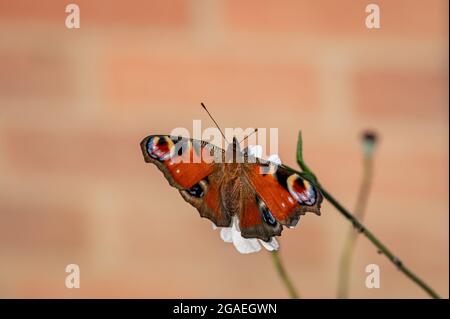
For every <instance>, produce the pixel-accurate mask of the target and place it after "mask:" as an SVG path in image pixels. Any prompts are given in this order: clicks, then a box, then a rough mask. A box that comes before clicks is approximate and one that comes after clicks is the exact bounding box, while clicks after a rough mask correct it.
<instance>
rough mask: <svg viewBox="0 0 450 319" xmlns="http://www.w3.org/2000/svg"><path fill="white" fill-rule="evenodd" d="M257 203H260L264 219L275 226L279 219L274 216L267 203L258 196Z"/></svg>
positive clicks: (259, 207) (259, 206)
mask: <svg viewBox="0 0 450 319" xmlns="http://www.w3.org/2000/svg"><path fill="white" fill-rule="evenodd" d="M256 203H257V204H258V209H259V211H260V212H261V216H262V220H263V221H264V222H265V223H266V224H268V225H269V226H275V225H276V224H277V220H276V219H275V217H273V215H272V213H271V212H270V210H269V208H267V205H266V204H265V203H264V202H263V201H262V200H261V199H260V198H259V197H258V196H256Z"/></svg>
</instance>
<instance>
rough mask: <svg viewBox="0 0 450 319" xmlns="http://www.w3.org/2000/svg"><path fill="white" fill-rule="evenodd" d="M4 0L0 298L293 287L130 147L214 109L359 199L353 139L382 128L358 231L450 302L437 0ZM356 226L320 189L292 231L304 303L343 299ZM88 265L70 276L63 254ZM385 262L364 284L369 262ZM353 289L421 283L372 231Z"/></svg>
mask: <svg viewBox="0 0 450 319" xmlns="http://www.w3.org/2000/svg"><path fill="white" fill-rule="evenodd" d="M73 2H74V3H76V4H78V5H79V6H80V10H81V28H80V29H75V30H69V29H66V27H65V25H64V21H65V18H66V15H67V14H66V13H65V12H64V9H65V6H66V4H68V3H70V2H67V3H66V2H65V1H48V0H47V1H31V0H30V1H23V0H18V1H13V0H11V1H5V0H0V176H1V179H0V297H275V298H278V297H286V296H287V294H286V292H285V289H284V287H283V286H282V284H281V282H280V281H279V279H278V277H277V275H276V273H275V271H274V269H273V266H272V264H271V259H270V256H269V255H268V254H267V253H265V252H261V253H259V254H254V255H248V256H243V255H239V254H238V253H237V252H236V251H235V250H234V249H233V247H231V246H230V245H226V244H224V243H223V242H222V241H221V240H220V238H219V234H218V231H213V230H212V229H211V226H210V223H209V222H208V221H206V220H204V219H200V218H199V217H198V214H197V212H196V211H195V210H194V209H193V208H192V207H190V206H189V205H188V204H186V203H185V202H184V201H183V200H182V199H181V197H180V196H179V194H178V193H177V191H175V190H174V189H172V188H170V187H169V186H168V184H167V182H166V181H165V180H164V179H163V177H162V175H161V173H160V172H159V171H157V169H156V168H155V167H154V166H150V165H146V164H144V162H143V160H142V156H141V154H140V149H139V145H138V144H139V142H140V140H141V138H142V137H144V136H146V135H149V134H152V133H168V132H170V131H171V130H172V129H173V128H174V127H180V126H182V127H187V128H190V127H191V126H192V120H193V119H202V120H204V121H203V124H204V125H205V126H206V125H210V122H209V120H208V119H207V117H206V116H205V114H204V112H203V111H202V110H201V108H200V107H199V103H200V101H204V102H205V103H206V104H207V105H208V106H209V108H210V110H211V112H212V113H213V114H214V116H215V117H216V118H217V120H218V121H219V123H221V125H222V126H224V127H244V128H245V127H252V126H253V127H267V128H268V127H278V128H279V136H280V150H279V153H280V156H281V158H282V159H283V160H284V161H285V162H286V163H287V164H290V165H292V166H294V165H295V145H296V137H297V132H298V130H299V129H302V131H303V135H304V144H305V153H306V158H307V160H308V162H309V164H310V166H311V167H313V168H314V169H315V171H316V173H317V174H318V176H319V177H320V179H321V181H322V182H323V184H324V185H326V186H327V188H328V189H329V190H330V191H331V192H332V193H334V194H335V195H336V197H337V198H338V199H340V200H341V201H342V202H343V203H344V204H345V205H346V206H347V207H349V208H352V207H353V204H354V202H355V196H356V190H357V187H358V185H359V179H360V177H361V168H362V167H361V148H360V145H359V140H358V138H359V134H360V133H361V131H362V130H364V129H366V128H372V129H375V130H376V131H377V132H378V133H379V134H380V136H381V144H380V145H379V148H378V149H377V154H376V174H375V179H374V187H373V192H372V194H371V197H370V202H369V207H368V211H367V219H366V224H367V226H368V227H369V228H370V229H371V230H372V231H373V232H374V233H376V234H378V235H379V237H380V238H381V239H382V240H383V242H385V243H386V244H387V245H388V246H389V247H391V248H392V250H393V251H394V252H395V253H396V254H398V255H399V256H400V257H401V258H402V261H403V262H404V263H405V264H407V265H408V266H410V267H411V268H412V269H413V270H414V271H416V272H417V273H418V274H419V275H420V276H422V277H423V278H424V279H425V280H426V281H427V282H429V283H430V284H431V285H432V286H433V287H435V288H436V289H437V291H438V292H440V293H441V294H442V295H443V296H445V297H448V271H449V264H448V257H449V255H448V249H449V247H448V246H449V245H448V235H449V233H448V210H449V205H448V90H447V86H448V60H447V59H448V40H447V37H448V32H447V28H448V15H447V13H448V3H447V2H446V1H444V0H434V1H425V0H410V1H406V0H404V1H400V0H397V1H376V3H377V4H379V5H380V7H381V29H379V30H375V29H372V30H369V29H366V28H365V25H364V20H365V16H366V13H365V11H364V9H365V6H366V5H367V4H369V3H371V1H362V0H356V1H350V0H345V1H334V0H328V1H327V0H320V1H317V0H316V1H294V0H292V1H273V0H270V1H256V0H250V1H248V0H247V1H238V0H219V1H202V0H189V1H182V0H171V1H163V0H152V1H144V0H133V1H120V2H119V1H114V2H113V1H106V0H102V1H99V0H94V1H87V0H83V1H81V0H78V1H73ZM348 227H349V224H348V223H347V222H346V221H345V220H344V219H343V218H342V217H341V216H340V215H339V214H338V213H337V212H336V211H335V209H334V208H333V207H332V206H331V205H329V204H328V203H325V204H324V205H323V215H322V216H321V217H316V216H307V217H305V218H304V219H302V224H301V225H300V226H299V227H298V228H296V229H295V230H285V231H284V232H283V236H282V238H281V245H282V249H281V254H282V256H283V258H284V261H285V264H286V267H287V268H288V270H289V272H290V274H291V276H292V277H293V280H294V282H295V283H296V284H297V285H298V288H299V290H300V292H301V294H302V295H303V296H305V297H326V298H333V297H335V292H336V282H337V264H338V258H339V255H340V249H341V245H342V243H343V239H344V235H345V233H346V231H347V229H348ZM70 263H77V264H79V265H80V267H81V289H78V290H77V289H73V290H69V289H66V288H65V286H64V279H65V275H66V273H65V272H64V270H65V266H66V265H67V264H70ZM369 263H376V264H379V265H380V267H381V288H380V289H372V290H369V289H366V288H365V286H364V279H365V275H366V274H365V272H364V267H365V265H367V264H369ZM351 296H352V297H362V298H379V297H387V298H392V297H406V298H422V297H426V295H425V294H424V293H423V292H422V291H421V290H420V289H419V288H417V287H416V286H415V285H414V284H412V283H411V282H410V281H408V280H407V279H406V278H405V277H404V276H403V275H402V274H400V273H399V272H398V271H397V270H396V269H395V268H394V267H393V266H392V265H391V264H390V263H388V262H387V261H386V259H385V258H384V257H382V256H380V255H378V254H377V252H376V250H375V249H374V248H373V247H372V246H371V245H370V243H368V241H367V240H366V239H364V238H361V239H360V241H359V242H358V247H357V252H356V258H355V261H354V266H353V278H352V286H351Z"/></svg>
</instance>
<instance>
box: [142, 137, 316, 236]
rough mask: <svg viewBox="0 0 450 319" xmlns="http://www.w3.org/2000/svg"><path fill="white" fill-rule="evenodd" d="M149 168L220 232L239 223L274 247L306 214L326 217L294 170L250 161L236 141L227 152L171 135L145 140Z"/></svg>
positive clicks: (247, 232)
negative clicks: (273, 241)
mask: <svg viewBox="0 0 450 319" xmlns="http://www.w3.org/2000/svg"><path fill="white" fill-rule="evenodd" d="M141 149H142V153H143V156H144V159H145V161H146V162H150V163H153V164H155V165H156V166H157V167H158V168H159V169H160V170H161V171H162V172H163V173H164V175H165V177H166V178H167V180H168V181H169V184H170V185H172V186H174V187H175V188H177V189H178V190H179V192H180V194H181V196H182V197H183V198H184V200H186V201H187V202H188V203H190V204H191V205H192V206H194V207H195V208H197V210H198V211H199V213H200V215H201V216H202V217H206V218H208V219H210V220H211V221H212V222H213V223H214V224H215V225H216V226H218V227H229V226H230V225H231V222H232V219H233V217H236V218H238V220H239V228H240V231H241V234H242V236H243V237H245V238H259V239H262V240H264V241H269V240H270V239H271V238H272V237H273V236H279V235H281V231H282V229H283V226H295V225H296V224H297V222H298V220H299V218H300V215H304V214H305V213H306V212H314V213H316V214H318V215H320V203H321V201H322V195H321V193H320V191H319V190H318V188H317V187H316V186H314V185H313V183H311V182H310V181H308V180H306V179H304V178H302V177H300V176H299V175H297V174H296V173H294V172H292V171H290V170H289V169H287V168H285V167H283V166H281V165H277V164H274V163H272V162H268V161H265V160H262V159H259V158H255V157H253V156H251V155H249V152H248V149H244V150H241V148H240V145H239V143H238V142H237V140H236V138H234V139H233V143H230V144H229V145H228V147H227V150H226V151H224V150H222V149H220V148H218V147H216V146H213V145H211V144H209V143H206V142H203V141H198V140H192V139H187V138H182V137H175V136H168V135H151V136H148V137H146V138H144V139H143V141H142V142H141Z"/></svg>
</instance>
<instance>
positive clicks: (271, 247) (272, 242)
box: [259, 237, 280, 251]
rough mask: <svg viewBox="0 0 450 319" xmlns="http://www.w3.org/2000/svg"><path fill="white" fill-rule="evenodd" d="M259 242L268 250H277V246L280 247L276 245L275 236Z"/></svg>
mask: <svg viewBox="0 0 450 319" xmlns="http://www.w3.org/2000/svg"><path fill="white" fill-rule="evenodd" d="M259 242H260V243H261V245H263V247H264V248H265V249H267V250H268V251H274V250H278V248H279V247H280V245H278V241H277V240H276V239H275V237H272V239H271V240H270V241H269V242H265V241H264V240H259Z"/></svg>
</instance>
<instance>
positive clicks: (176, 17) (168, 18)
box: [0, 0, 189, 28]
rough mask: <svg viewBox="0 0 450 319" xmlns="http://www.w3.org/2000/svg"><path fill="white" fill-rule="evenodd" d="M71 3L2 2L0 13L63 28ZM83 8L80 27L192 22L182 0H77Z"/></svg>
mask: <svg viewBox="0 0 450 319" xmlns="http://www.w3.org/2000/svg"><path fill="white" fill-rule="evenodd" d="M69 3H71V2H61V1H58V0H44V1H33V0H19V1H0V16H1V17H2V20H4V19H11V20H16V19H30V18H31V19H33V20H36V21H40V22H43V23H47V22H51V23H55V24H60V25H61V27H64V26H65V25H64V23H65V19H66V17H67V15H68V13H66V12H65V8H66V5H67V4H69ZM73 3H75V4H77V5H78V6H79V7H80V19H81V27H82V28H86V27H89V26H102V25H104V26H111V25H127V26H128V25H133V26H134V25H137V26H139V25H150V26H164V27H172V26H174V27H184V26H186V24H187V23H188V21H189V7H188V5H189V2H188V1H183V0H171V1H164V0H131V1H126V2H119V1H108V0H95V1H89V0H79V1H74V2H73Z"/></svg>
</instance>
